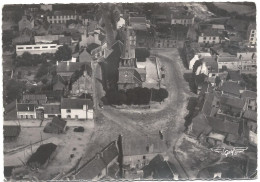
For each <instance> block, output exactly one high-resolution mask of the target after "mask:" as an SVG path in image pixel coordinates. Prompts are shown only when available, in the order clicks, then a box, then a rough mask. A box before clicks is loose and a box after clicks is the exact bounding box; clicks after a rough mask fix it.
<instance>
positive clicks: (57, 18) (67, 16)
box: [47, 11, 82, 24]
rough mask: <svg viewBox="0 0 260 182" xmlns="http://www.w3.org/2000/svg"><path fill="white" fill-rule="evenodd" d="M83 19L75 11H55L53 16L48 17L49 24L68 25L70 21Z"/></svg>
mask: <svg viewBox="0 0 260 182" xmlns="http://www.w3.org/2000/svg"><path fill="white" fill-rule="evenodd" d="M77 19H82V17H81V16H78V15H77V14H76V13H75V12H74V11H55V12H53V14H50V15H48V16H47V21H48V22H49V23H51V24H52V23H66V22H67V21H68V20H77Z"/></svg>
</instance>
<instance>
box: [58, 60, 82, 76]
mask: <svg viewBox="0 0 260 182" xmlns="http://www.w3.org/2000/svg"><path fill="white" fill-rule="evenodd" d="M82 65H83V64H82V63H79V62H69V63H67V61H63V62H59V63H58V65H57V69H56V71H57V73H59V72H75V71H76V70H80V68H81V66H82Z"/></svg>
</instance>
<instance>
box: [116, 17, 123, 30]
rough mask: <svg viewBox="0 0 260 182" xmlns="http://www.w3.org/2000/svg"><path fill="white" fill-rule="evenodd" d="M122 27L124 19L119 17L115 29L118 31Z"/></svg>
mask: <svg viewBox="0 0 260 182" xmlns="http://www.w3.org/2000/svg"><path fill="white" fill-rule="evenodd" d="M124 25H125V19H124V18H122V17H120V19H119V21H118V22H117V23H116V28H117V29H120V28H121V27H122V26H124Z"/></svg>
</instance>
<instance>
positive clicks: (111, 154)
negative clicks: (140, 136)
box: [100, 141, 118, 164]
mask: <svg viewBox="0 0 260 182" xmlns="http://www.w3.org/2000/svg"><path fill="white" fill-rule="evenodd" d="M100 153H101V154H102V159H103V160H104V162H105V163H106V164H109V163H110V162H112V161H113V160H114V159H115V158H116V157H117V156H118V150H117V147H116V141H113V142H111V143H110V144H108V145H107V146H106V147H104V148H103V149H102V150H101V151H100Z"/></svg>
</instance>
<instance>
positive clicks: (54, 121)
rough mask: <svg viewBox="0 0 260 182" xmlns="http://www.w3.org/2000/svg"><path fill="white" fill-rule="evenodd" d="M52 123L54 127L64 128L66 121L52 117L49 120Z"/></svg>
mask: <svg viewBox="0 0 260 182" xmlns="http://www.w3.org/2000/svg"><path fill="white" fill-rule="evenodd" d="M51 123H52V125H54V126H55V127H57V128H59V129H62V130H63V129H64V127H65V126H66V124H67V121H65V120H64V119H61V118H58V117H56V116H55V117H53V119H52V121H51Z"/></svg>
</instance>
